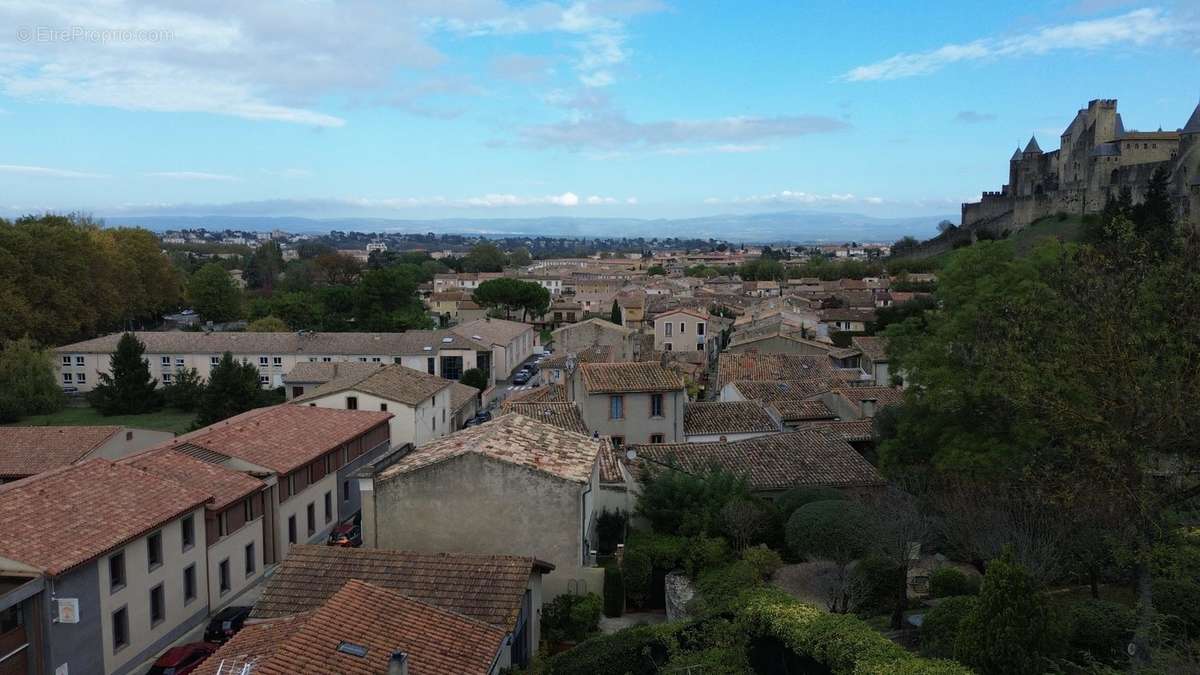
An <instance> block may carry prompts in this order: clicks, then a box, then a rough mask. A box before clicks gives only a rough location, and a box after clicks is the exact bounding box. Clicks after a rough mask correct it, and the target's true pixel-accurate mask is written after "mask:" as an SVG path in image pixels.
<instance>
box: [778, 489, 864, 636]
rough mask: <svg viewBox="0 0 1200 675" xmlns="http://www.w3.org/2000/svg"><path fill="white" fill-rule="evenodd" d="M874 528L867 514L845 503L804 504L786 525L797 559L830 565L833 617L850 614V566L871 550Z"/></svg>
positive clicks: (852, 504) (830, 605) (862, 509)
mask: <svg viewBox="0 0 1200 675" xmlns="http://www.w3.org/2000/svg"><path fill="white" fill-rule="evenodd" d="M873 524H874V521H873V518H872V515H871V513H870V511H868V510H867V509H866V508H865V507H863V506H862V505H861V504H859V503H858V502H854V501H850V500H846V499H835V500H829V501H822V502H812V503H810V504H805V505H804V506H801V507H800V508H798V509H796V512H795V513H793V514H792V517H791V518H789V519H788V521H787V527H786V531H785V533H786V536H787V544H788V547H789V548H791V550H792V551H793V552H794V553H795V554H796V555H799V556H804V557H807V558H809V559H812V560H827V561H829V562H830V563H832V564H833V566H834V568H835V575H834V583H833V585H832V588H831V589H830V591H831V592H830V596H829V609H830V610H831V611H833V612H835V613H838V612H841V613H845V612H848V611H850V602H851V600H852V598H851V592H850V586H849V581H850V575H849V566H850V563H852V562H854V561H855V560H857V559H858V558H861V557H863V556H864V555H866V554H867V552H868V551H869V550H870V547H871V543H872V541H873V533H872V527H873Z"/></svg>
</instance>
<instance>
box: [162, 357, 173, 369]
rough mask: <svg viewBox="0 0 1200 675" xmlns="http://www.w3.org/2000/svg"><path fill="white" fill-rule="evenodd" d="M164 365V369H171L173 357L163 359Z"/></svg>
mask: <svg viewBox="0 0 1200 675" xmlns="http://www.w3.org/2000/svg"><path fill="white" fill-rule="evenodd" d="M162 365H163V368H169V367H171V357H169V356H164V357H162Z"/></svg>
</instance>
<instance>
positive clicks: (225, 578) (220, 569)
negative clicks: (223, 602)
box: [217, 558, 230, 595]
mask: <svg viewBox="0 0 1200 675" xmlns="http://www.w3.org/2000/svg"><path fill="white" fill-rule="evenodd" d="M217 577H218V579H219V581H218V583H219V584H220V586H219V588H220V590H221V595H225V594H226V593H228V592H229V589H230V585H229V558H226V559H224V560H222V561H221V564H219V565H217Z"/></svg>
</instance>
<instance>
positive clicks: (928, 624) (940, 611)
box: [921, 595, 979, 658]
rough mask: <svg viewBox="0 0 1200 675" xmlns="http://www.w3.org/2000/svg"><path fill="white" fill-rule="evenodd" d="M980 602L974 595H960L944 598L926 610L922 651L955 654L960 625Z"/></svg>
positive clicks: (945, 654)
mask: <svg viewBox="0 0 1200 675" xmlns="http://www.w3.org/2000/svg"><path fill="white" fill-rule="evenodd" d="M978 602H979V601H978V600H977V599H976V598H975V597H974V596H970V595H958V596H954V597H951V598H945V599H943V600H942V601H941V602H939V603H938V604H937V605H935V606H934V607H933V608H932V609H930V610H929V611H928V612H925V619H924V621H922V622H921V653H922V654H924V655H926V656H933V657H940V658H950V657H952V656H954V642H955V640H957V639H958V629H959V626H961V625H962V622H963V619H965V618H967V614H969V613H970V612H971V610H972V609H974V607H975V605H976V604H978Z"/></svg>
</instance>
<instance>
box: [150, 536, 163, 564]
mask: <svg viewBox="0 0 1200 675" xmlns="http://www.w3.org/2000/svg"><path fill="white" fill-rule="evenodd" d="M146 560H147V561H149V563H150V565H149V566H150V569H151V570H153V569H154V568H156V567H158V566H159V565H161V564H162V562H163V556H162V532H161V531H159V532H155V533H154V534H152V535H150V536H149V537H146Z"/></svg>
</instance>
